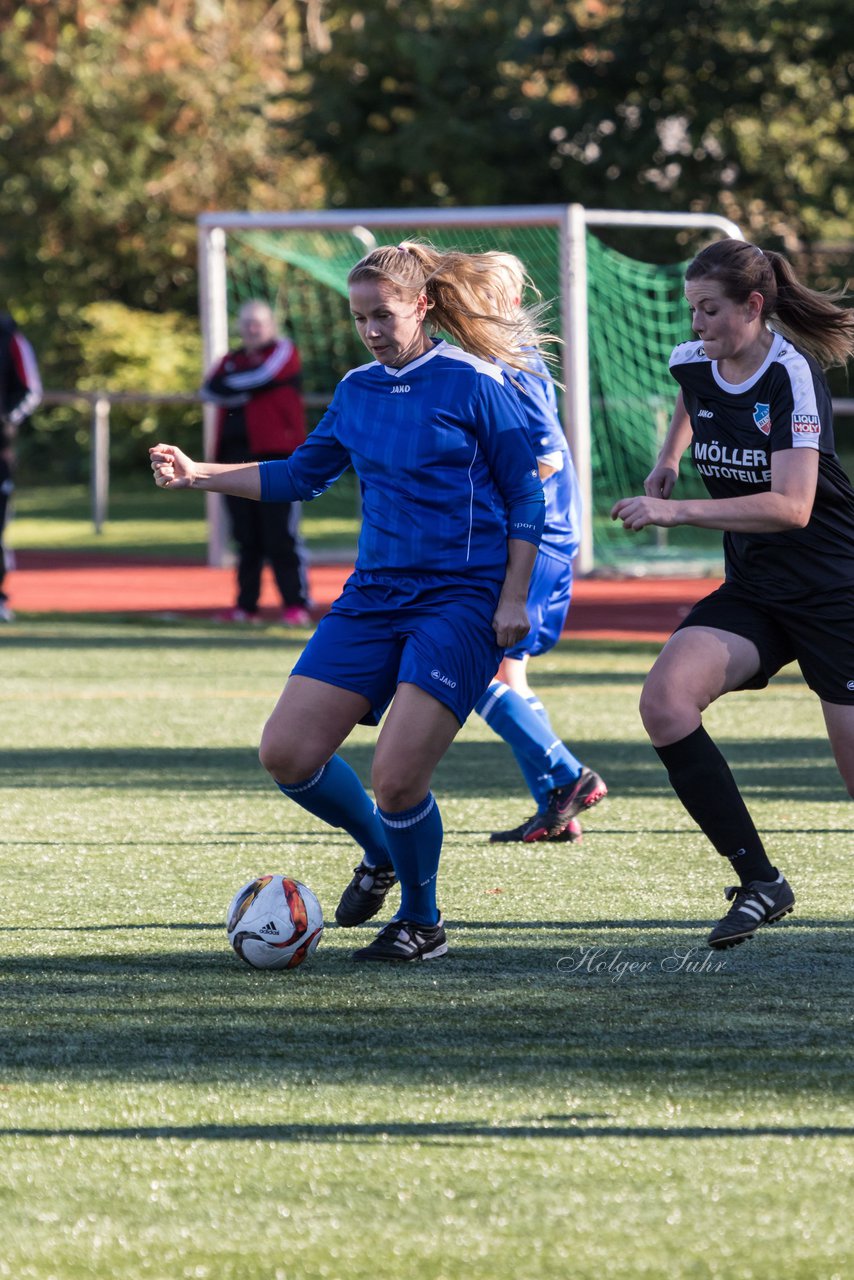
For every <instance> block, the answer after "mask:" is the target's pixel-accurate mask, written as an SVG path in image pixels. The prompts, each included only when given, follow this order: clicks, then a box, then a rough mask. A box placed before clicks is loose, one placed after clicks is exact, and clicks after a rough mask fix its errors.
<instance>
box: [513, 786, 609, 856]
mask: <svg viewBox="0 0 854 1280" xmlns="http://www.w3.org/2000/svg"><path fill="white" fill-rule="evenodd" d="M607 794H608V788H607V787H606V786H605V783H604V782H603V781H602V779H601V778H600V777H599V774H598V773H594V772H593V770H592V769H582V770H581V774H580V776H579V777H578V778H576V779H575V781H574V782H568V783H567V784H566V786H563V787H555V789H554V790H553V791H550V792H549V803H548V805H547V807H546V810H545V812H544V813H542V814H538V815H537V817H538V818H539V819H540V820H541V821H540V823H539V824H538V825H536V826H534V828H533V829H532V830H531V831H529V833H528V834H527V835H526V836H525V837H524V839H525V842H526V843H528V844H530V843H532V842H533V841H534V840H554V838H555V836H559V835H560V834H561V832H563V831H565V830H566V829H567V827H568V826H569V824H570V822H571V821H572V819H573V818H574V817H576V815H577V814H579V813H581V812H582V811H583V810H585V809H592V808H593V806H594V804H598V803H599V801H600V800H604V798H605V796H606V795H607Z"/></svg>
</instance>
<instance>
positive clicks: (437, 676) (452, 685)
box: [430, 667, 457, 689]
mask: <svg viewBox="0 0 854 1280" xmlns="http://www.w3.org/2000/svg"><path fill="white" fill-rule="evenodd" d="M430 676H431V679H433V680H438V681H439V684H446V685H447V686H448V688H449V689H456V687H457V682H456V680H451V679H450V678H449V677H448V676H443V675H442V673H441V671H438V670H437V669H436V668H435V667H434V668H433V670H432V671H431V672H430Z"/></svg>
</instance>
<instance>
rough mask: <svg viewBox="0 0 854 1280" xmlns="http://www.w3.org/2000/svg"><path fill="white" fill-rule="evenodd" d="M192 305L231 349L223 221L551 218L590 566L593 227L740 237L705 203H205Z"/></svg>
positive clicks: (209, 429)
mask: <svg viewBox="0 0 854 1280" xmlns="http://www.w3.org/2000/svg"><path fill="white" fill-rule="evenodd" d="M197 227H198V246H199V306H200V319H201V330H202V342H203V350H204V359H205V366H206V368H210V367H211V366H212V365H213V364H214V362H215V361H216V360H218V359H219V358H220V357H221V356H222V355H224V353H225V352H226V351H227V349H228V304H227V267H226V243H227V235H228V232H229V231H252V230H254V231H260V230H270V231H276V230H279V231H346V232H349V233H350V234H351V235H353V236H354V238H355V239H356V241H357V242H359V243H361V244H363V245H364V247H365V251H366V252H367V251H369V250H370V249H371V248H372V247H373V246H374V245H375V244H376V239H375V237H374V236H373V233H372V231H371V230H370V228H372V227H373V228H382V227H395V228H400V227H418V228H426V227H436V228H440V227H442V228H448V227H450V228H453V227H466V228H472V227H477V228H484V229H488V228H489V227H554V228H555V229H556V231H557V235H558V243H559V266H560V291H559V298H558V299H557V302H558V305H559V309H560V325H559V334H560V338H561V340H562V346H561V360H562V378H563V382H564V385H565V387H566V392H565V401H564V405H565V412H564V423H565V430H566V434H567V439H568V442H569V446H570V449H571V451H572V456H573V460H574V463H575V468H576V472H577V474H578V482H579V486H580V489H581V496H582V510H583V523H582V529H581V540H580V546H579V552H578V559H577V561H576V568H577V571H578V572H579V573H582V574H584V573H589V572H590V571H591V570H592V569H593V567H594V547H593V524H592V511H593V503H592V483H593V477H592V466H591V438H590V374H589V350H588V341H587V336H588V330H587V289H588V281H587V247H586V233H587V229H588V228H590V227H623V228H626V227H637V228H648V229H655V228H659V229H668V228H669V229H672V230H673V231H680V230H686V229H698V230H702V229H707V230H709V231H717V232H719V233H720V234H722V235H725V236H732V237H734V238H736V239H744V236H743V233H742V231H741V229H740V228H739V227H738V226H737V224H736V223H734V222H732V221H731V220H730V219H729V218H725V217H722V216H720V215H718V214H706V213H688V212H672V213H653V212H651V213H645V212H635V211H628V210H627V211H620V210H611V209H588V208H585V207H584V206H583V205H581V204H577V203H573V204H555V205H502V206H484V207H478V208H465V209H429V208H428V209H423V208H420V209H336V210H318V211H306V210H301V211H298V212H291V213H285V212H280V213H252V212H241V211H239V210H235V211H228V212H208V213H202V214H199V216H198V218H197ZM213 415H214V410H213V409H212V407H211V406H206V408H205V444H206V448H208V449H209V448H210V446H211V442H212V436H213V421H214V417H213ZM215 499H216V495H208V533H209V536H208V559H209V562H210V563H212V564H221V563H222V561H223V558H224V554H225V532H224V520H223V511H222V504H221V503H220V502H217V501H216V500H215Z"/></svg>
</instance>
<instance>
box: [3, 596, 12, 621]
mask: <svg viewBox="0 0 854 1280" xmlns="http://www.w3.org/2000/svg"><path fill="white" fill-rule="evenodd" d="M14 621H15V614H14V613H13V611H12V610H11V609H10V608H9V605H8V603H7V602H6V601H5V600H0V622H14Z"/></svg>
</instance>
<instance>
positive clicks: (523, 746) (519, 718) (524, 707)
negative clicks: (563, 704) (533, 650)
mask: <svg viewBox="0 0 854 1280" xmlns="http://www.w3.org/2000/svg"><path fill="white" fill-rule="evenodd" d="M537 704H538V705H537ZM535 706H536V709H535ZM539 708H542V710H540V709H539ZM475 710H476V711H477V713H478V715H480V716H481V717H482V718H483V719H484V720H485V721H486V723H487V724H488V725H489V727H490V729H492V731H493V732H494V733H497V734H498V736H499V737H500V738H503V739H504V741H505V742H506V743H507V745H508V746H509V747H510V748H511V750H512V751H513V754H514V756H515V757H516V761H517V763H518V765H519V768H520V769H521V771H522V776H523V777H524V779H525V782H526V783H527V786H528V790H529V791H530V792H531V795H532V796H533V797H534V800H535V801H536V804H537V808H538V809H544V808H545V805H546V802H547V798H548V794H549V792H550V791H552V790H553V789H554V788H555V787H563V786H566V785H567V783H570V782H574V781H575V780H576V779H577V778H579V777H580V776H581V770H582V768H583V765H582V764H581V762H580V761H579V760H576V758H575V756H574V755H573V754H572V752H571V751H570V750H569V748H568V747H567V746H566V744H565V743H564V742H563V741H562V740H561V739H560V738H559V737H557V735H556V734H555V731H554V729H553V728H552V725H551V722H550V720H549V717H548V713H547V711H546V709H545V707H543V704H542V703H541V702H540V701H539V699H538V698H535V699H533V700H529V699H528V698H525V697H523V696H522V694H521V693H517V692H516V690H515V689H511V688H510V686H509V685H506V684H504V683H503V681H501V680H494V681H493V682H492V684H491V685H490V686H489V688H488V689H487V691H486V693H485V694H484V695H483V697H482V698H481V700H480V702H478V704H477V706H476V707H475Z"/></svg>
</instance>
